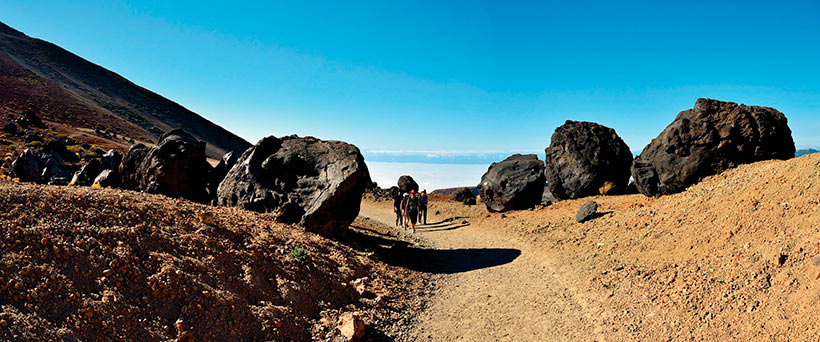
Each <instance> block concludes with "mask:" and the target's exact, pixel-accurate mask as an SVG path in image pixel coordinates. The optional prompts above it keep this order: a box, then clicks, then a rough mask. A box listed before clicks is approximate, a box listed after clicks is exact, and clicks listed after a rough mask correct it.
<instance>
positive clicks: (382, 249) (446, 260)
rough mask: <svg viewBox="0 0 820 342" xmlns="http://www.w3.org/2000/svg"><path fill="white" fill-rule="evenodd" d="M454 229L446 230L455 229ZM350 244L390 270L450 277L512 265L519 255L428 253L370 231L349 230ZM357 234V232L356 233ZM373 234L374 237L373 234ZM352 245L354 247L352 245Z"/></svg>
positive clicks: (502, 251) (498, 252)
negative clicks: (395, 268) (397, 267)
mask: <svg viewBox="0 0 820 342" xmlns="http://www.w3.org/2000/svg"><path fill="white" fill-rule="evenodd" d="M458 227H460V226H453V227H450V228H445V229H456V228H458ZM351 228H355V230H350V231H348V233H347V237H346V239H345V240H347V241H348V242H350V243H353V244H355V245H358V246H359V247H360V248H361V247H366V249H369V250H372V251H373V252H374V253H375V254H376V255H377V256H378V257H379V259H381V260H382V261H384V262H385V263H387V264H390V265H393V266H399V267H404V268H407V269H410V270H414V271H418V272H426V273H434V274H453V273H461V272H468V271H473V270H479V269H482V268H488V267H494V266H500V265H504V264H507V263H510V262H512V261H513V260H515V259H516V258H518V256H519V255H521V251H520V250H517V249H510V248H461V249H430V248H420V247H414V246H410V244H409V243H408V242H407V241H403V240H399V239H397V238H394V237H390V236H386V235H384V234H382V233H379V232H375V231H373V230H372V229H368V228H364V227H359V226H351ZM357 230H358V231H357ZM373 233H376V234H373ZM354 241H355V243H354Z"/></svg>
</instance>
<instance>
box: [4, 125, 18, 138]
mask: <svg viewBox="0 0 820 342" xmlns="http://www.w3.org/2000/svg"><path fill="white" fill-rule="evenodd" d="M3 132H6V133H8V134H10V135H17V125H15V124H14V123H13V122H7V123H6V124H5V125H4V126H3Z"/></svg>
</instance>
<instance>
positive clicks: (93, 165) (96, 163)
mask: <svg viewBox="0 0 820 342" xmlns="http://www.w3.org/2000/svg"><path fill="white" fill-rule="evenodd" d="M102 171H103V165H102V163H101V162H100V160H99V159H91V160H89V161H88V163H87V164H85V165H83V167H82V168H80V171H77V172H75V173H74V177H72V178H71V182H70V183H69V184H71V185H77V186H91V185H92V184H94V179H95V178H97V176H99V175H100V172H102Z"/></svg>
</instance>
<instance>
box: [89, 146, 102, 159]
mask: <svg viewBox="0 0 820 342" xmlns="http://www.w3.org/2000/svg"><path fill="white" fill-rule="evenodd" d="M103 154H105V150H103V149H102V148H100V147H99V146H97V145H93V146H91V148H89V149H88V151H86V152H85V157H86V158H99V157H102V155H103Z"/></svg>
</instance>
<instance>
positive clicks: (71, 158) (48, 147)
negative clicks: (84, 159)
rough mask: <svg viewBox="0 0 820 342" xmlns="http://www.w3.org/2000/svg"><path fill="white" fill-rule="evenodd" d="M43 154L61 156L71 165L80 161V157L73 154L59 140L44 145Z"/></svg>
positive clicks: (52, 140)
mask: <svg viewBox="0 0 820 342" xmlns="http://www.w3.org/2000/svg"><path fill="white" fill-rule="evenodd" d="M42 152H43V153H54V154H57V155H59V156H60V158H62V159H63V160H64V161H66V162H69V163H76V162H79V161H80V156H78V155H77V154H76V153H74V152H71V151H69V150H68V148H67V147H66V146H65V143H63V142H62V141H60V140H58V139H51V140H49V141H48V142H47V143H46V144H45V145H43V150H42Z"/></svg>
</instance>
